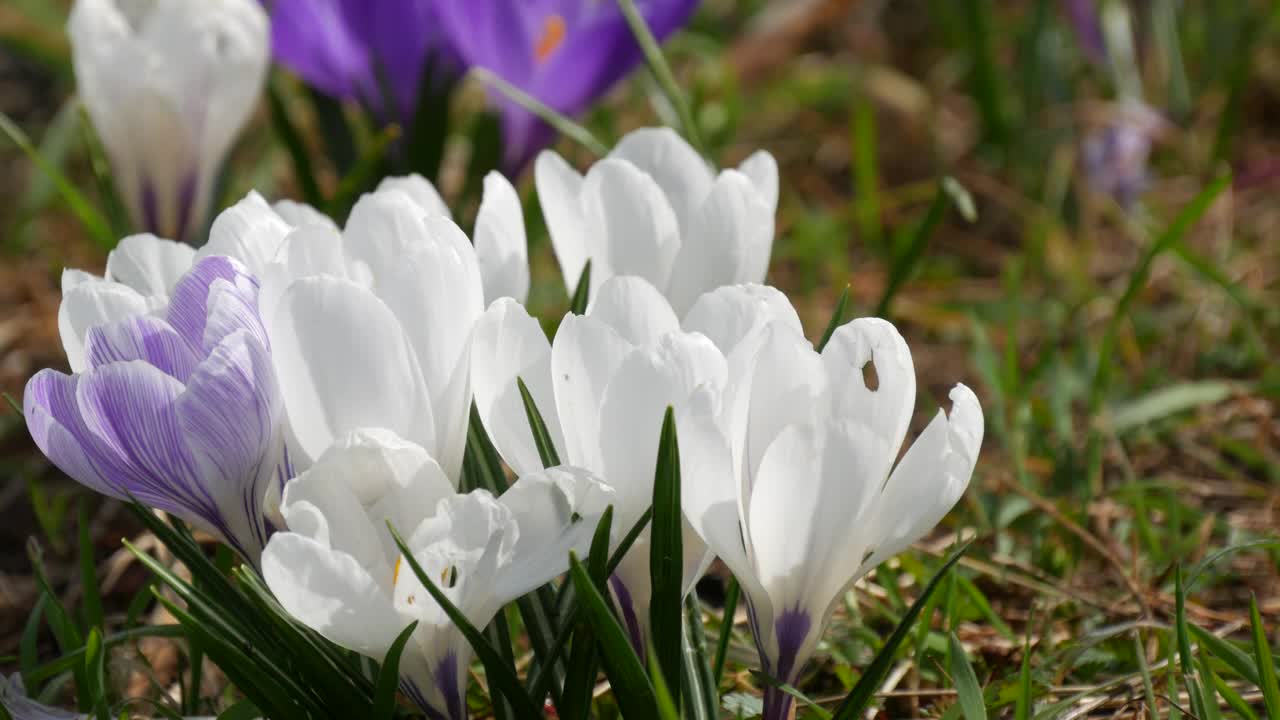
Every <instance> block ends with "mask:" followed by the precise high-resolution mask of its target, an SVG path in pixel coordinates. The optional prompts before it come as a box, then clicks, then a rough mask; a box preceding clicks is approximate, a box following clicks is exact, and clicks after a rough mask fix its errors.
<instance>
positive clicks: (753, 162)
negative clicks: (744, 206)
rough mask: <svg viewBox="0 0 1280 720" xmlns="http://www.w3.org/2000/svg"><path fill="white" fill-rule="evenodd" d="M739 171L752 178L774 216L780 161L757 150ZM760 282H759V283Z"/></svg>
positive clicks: (764, 151)
mask: <svg viewBox="0 0 1280 720" xmlns="http://www.w3.org/2000/svg"><path fill="white" fill-rule="evenodd" d="M738 171H739V172H741V173H742V174H743V175H746V176H747V177H749V178H751V184H752V185H754V186H755V188H756V192H758V193H760V199H761V200H764V204H765V206H766V207H768V208H769V214H770V215H771V216H772V215H773V214H774V213H775V212H777V210H778V161H777V160H774V159H773V155H770V154H769V152H768V151H766V150H757V151H755V152H753V153H751V155H750V156H749V157H748V158H747V159H746V160H743V161H742V164H741V165H739V166H738ZM757 282H759V281H757Z"/></svg>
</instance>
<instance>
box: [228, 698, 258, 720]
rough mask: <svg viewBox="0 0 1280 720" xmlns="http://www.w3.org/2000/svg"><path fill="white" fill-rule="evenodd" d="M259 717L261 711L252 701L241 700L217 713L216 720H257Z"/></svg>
mask: <svg viewBox="0 0 1280 720" xmlns="http://www.w3.org/2000/svg"><path fill="white" fill-rule="evenodd" d="M261 717H262V711H261V710H259V709H258V706H257V705H254V704H253V701H252V700H241V701H240V702H238V703H236V704H235V705H232V706H231V707H229V708H227V709H226V710H223V711H222V712H220V713H218V720H258V719H259V718H261Z"/></svg>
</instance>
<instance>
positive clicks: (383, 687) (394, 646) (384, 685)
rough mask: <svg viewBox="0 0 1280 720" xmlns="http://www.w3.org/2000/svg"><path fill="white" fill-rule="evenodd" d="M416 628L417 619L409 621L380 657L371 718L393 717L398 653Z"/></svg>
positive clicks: (398, 686) (398, 678)
mask: <svg viewBox="0 0 1280 720" xmlns="http://www.w3.org/2000/svg"><path fill="white" fill-rule="evenodd" d="M417 629H418V621H417V620H414V621H413V622H411V623H409V625H408V626H407V627H405V629H404V630H401V631H400V634H399V635H397V636H396V640H395V642H393V643H391V647H390V648H389V649H388V650H387V656H386V657H385V658H383V659H382V666H381V667H379V668H378V683H377V689H376V690H374V692H373V714H372V715H371V716H370V717H371V718H373V720H391V718H393V717H395V710H396V690H398V689H399V688H400V655H401V654H403V653H404V646H405V643H407V642H409V638H411V637H413V631H414V630H417Z"/></svg>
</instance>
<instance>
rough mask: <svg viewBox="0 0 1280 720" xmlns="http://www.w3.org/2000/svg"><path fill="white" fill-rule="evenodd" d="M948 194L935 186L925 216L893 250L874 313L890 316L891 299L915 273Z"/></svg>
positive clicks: (943, 209) (940, 187) (879, 315)
mask: <svg viewBox="0 0 1280 720" xmlns="http://www.w3.org/2000/svg"><path fill="white" fill-rule="evenodd" d="M949 198H950V195H949V194H948V193H947V191H946V190H945V189H944V188H943V187H942V185H941V184H939V186H938V191H937V193H935V194H934V196H933V202H932V203H930V204H929V210H928V211H927V212H926V213H925V216H924V219H923V220H921V221H920V224H919V225H917V226H916V229H915V232H913V233H912V234H911V238H910V239H909V240H908V241H907V243H906V244H905V245H904V246H903V247H901V248H899V249H898V250H897V251H896V252H895V253H894V258H893V263H892V264H891V265H890V267H889V280H888V282H887V283H885V287H884V291H883V292H881V293H880V301H879V302H877V303H876V311H875V316H876V317H881V318H887V317H888V316H889V308H890V306H891V305H892V304H893V298H894V296H895V295H897V294H898V290H900V289H901V288H902V286H903V284H904V283H906V282H907V279H908V278H910V277H911V274H912V273H913V272H915V269H916V266H917V265H919V263H920V260H921V259H922V258H923V257H924V250H925V248H926V247H928V245H929V238H930V237H932V236H933V231H934V230H935V229H936V228H937V227H938V223H940V222H941V221H942V214H943V212H944V211H945V210H946V209H947V204H948V202H949Z"/></svg>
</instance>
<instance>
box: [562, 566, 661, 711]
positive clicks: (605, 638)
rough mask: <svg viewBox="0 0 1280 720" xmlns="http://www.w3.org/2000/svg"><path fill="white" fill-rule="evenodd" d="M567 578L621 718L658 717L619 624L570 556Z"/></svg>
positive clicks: (654, 701)
mask: <svg viewBox="0 0 1280 720" xmlns="http://www.w3.org/2000/svg"><path fill="white" fill-rule="evenodd" d="M569 576H570V577H571V578H572V579H573V588H574V591H575V592H576V594H577V597H578V602H579V603H580V605H579V607H581V608H582V611H583V613H584V615H585V618H586V620H587V622H588V623H589V624H590V625H591V630H592V632H593V633H594V634H595V636H596V647H597V649H598V650H599V652H600V657H601V660H603V662H604V669H605V674H606V675H608V676H609V683H610V685H612V687H613V696H614V699H616V700H617V702H618V709H619V710H621V711H622V716H623V717H634V718H656V717H659V712H658V699H657V696H656V695H655V693H654V689H653V686H652V685H650V684H649V679H648V677H646V676H645V672H644V666H643V665H641V664H640V659H639V658H637V657H636V653H635V650H634V649H632V647H631V641H630V640H629V639H628V638H627V633H626V631H624V630H623V629H622V626H621V625H619V624H618V619H617V618H616V617H614V615H613V612H612V611H611V610H610V609H609V605H608V604H607V603H606V602H605V599H604V596H602V595H601V594H600V591H599V589H597V588H596V586H595V583H593V582H592V581H591V577H590V576H589V575H588V574H587V570H586V568H584V567H583V566H582V563H580V562H578V558H577V556H576V555H573V554H570V556H569Z"/></svg>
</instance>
